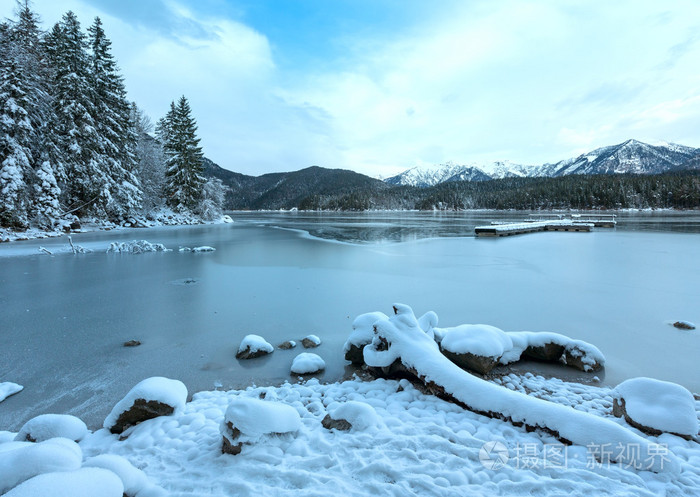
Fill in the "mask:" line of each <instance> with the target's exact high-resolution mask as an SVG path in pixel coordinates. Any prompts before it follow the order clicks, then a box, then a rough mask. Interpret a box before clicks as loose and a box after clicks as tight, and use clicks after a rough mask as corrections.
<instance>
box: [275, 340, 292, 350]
mask: <svg viewBox="0 0 700 497" xmlns="http://www.w3.org/2000/svg"><path fill="white" fill-rule="evenodd" d="M296 346H297V343H296V342H295V341H294V340H287V341H286V342H282V343H281V344H279V345H278V346H277V348H278V349H282V350H289V349H293V348H294V347H296Z"/></svg>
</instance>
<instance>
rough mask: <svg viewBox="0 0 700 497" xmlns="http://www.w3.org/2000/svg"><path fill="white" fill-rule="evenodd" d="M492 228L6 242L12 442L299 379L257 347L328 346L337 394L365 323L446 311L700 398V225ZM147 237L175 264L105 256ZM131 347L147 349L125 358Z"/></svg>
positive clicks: (365, 224) (0, 407) (287, 217)
mask: <svg viewBox="0 0 700 497" xmlns="http://www.w3.org/2000/svg"><path fill="white" fill-rule="evenodd" d="M496 217H498V216H496V215H494V214H493V213H476V214H452V215H441V214H435V215H433V214H431V213H370V214H362V215H357V214H355V215H353V214H348V215H338V214H333V215H322V214H315V215H302V214H298V215H295V214H277V213H275V214H264V213H250V214H241V215H237V216H236V220H237V222H236V223H234V224H228V225H215V226H211V225H209V226H195V227H178V228H153V229H147V230H120V231H113V232H100V233H85V234H76V235H74V236H73V240H74V242H75V243H76V244H80V245H82V246H84V247H86V248H89V249H92V250H93V252H92V253H88V254H78V255H72V254H67V253H62V251H64V250H65V249H66V248H67V247H68V242H67V240H66V239H65V238H58V239H51V240H35V241H28V242H17V243H12V244H3V245H1V246H0V306H1V307H2V313H0V330H2V334H1V335H0V381H11V382H15V383H19V384H20V385H23V386H24V387H25V388H24V390H23V391H22V392H20V393H19V394H16V395H14V396H12V397H9V398H7V399H6V400H5V401H3V402H2V403H0V427H1V428H2V429H4V430H17V429H19V427H20V426H21V425H22V424H23V423H24V421H26V420H27V419H29V418H31V417H33V416H36V415H38V414H42V413H48V412H54V413H66V414H73V415H76V416H78V417H80V418H81V419H83V420H85V421H86V423H87V424H88V425H89V426H91V427H93V428H95V427H97V426H99V425H101V423H102V420H103V419H104V418H105V416H106V415H107V413H108V412H109V411H110V410H111V408H112V406H113V405H114V403H115V402H116V401H117V400H119V399H120V398H121V397H123V396H124V394H126V392H127V391H128V390H129V389H130V388H131V387H132V386H133V385H135V384H136V383H138V382H139V381H140V380H142V379H144V378H147V377H150V376H165V377H169V378H177V379H179V380H181V381H183V382H184V383H185V384H186V385H187V388H188V390H189V391H190V392H196V391H200V390H211V389H213V388H214V387H215V386H218V387H221V388H223V389H228V388H236V387H242V386H245V385H248V384H251V383H257V384H276V383H281V382H283V381H284V380H288V379H289V380H292V379H294V376H290V374H289V371H290V366H291V363H292V360H293V359H294V357H295V356H296V355H298V354H299V353H300V352H302V351H303V349H301V348H300V347H301V346H300V345H297V348H295V349H291V350H278V349H276V350H275V351H274V353H272V354H270V355H269V356H266V357H262V358H258V359H253V360H249V361H237V360H236V359H235V354H236V351H237V349H238V346H239V344H240V341H241V340H242V339H243V337H244V336H246V335H248V334H256V335H260V336H262V337H263V338H265V339H266V340H267V341H268V342H270V343H271V344H272V345H275V346H277V345H278V344H279V343H281V342H283V341H285V340H295V341H297V342H299V341H300V339H301V338H303V337H305V336H307V335H309V334H315V335H317V336H319V337H320V338H321V339H322V344H321V346H319V347H318V348H316V349H314V350H313V351H314V353H316V354H318V355H319V356H321V357H322V358H323V359H324V360H325V362H326V370H325V372H324V373H322V374H319V375H317V376H318V377H319V378H320V379H321V380H322V381H334V380H337V379H339V378H340V377H341V376H342V375H343V374H344V373H345V372H346V370H349V368H348V367H346V364H347V363H346V362H345V361H343V359H342V356H343V353H342V346H343V343H344V341H345V339H346V338H347V336H348V335H349V334H350V332H351V323H352V321H353V319H354V318H355V317H356V316H357V315H359V314H362V313H365V312H370V311H375V310H378V311H383V312H385V313H389V312H390V311H391V304H393V303H394V302H404V303H407V304H410V305H411V306H412V307H413V309H414V310H415V311H416V313H417V314H419V315H420V314H423V313H425V312H427V311H430V310H434V311H435V312H437V314H438V316H439V317H440V323H439V325H440V326H456V325H460V324H465V323H472V324H476V323H483V324H490V325H493V326H497V327H498V328H501V329H503V330H506V331H552V332H557V333H562V334H565V335H568V336H570V337H572V338H577V339H582V340H586V341H588V342H591V343H593V344H595V345H596V346H597V347H598V348H599V349H600V350H601V351H602V352H603V354H605V356H606V359H607V362H606V370H605V376H604V377H603V375H602V374H600V373H597V375H598V376H599V377H601V379H602V380H603V382H604V383H607V384H610V385H616V384H617V383H619V382H620V381H622V380H624V379H627V378H630V377H635V376H650V377H654V378H658V379H662V380H667V381H673V382H677V383H680V384H681V385H684V386H685V387H687V388H688V389H690V390H691V391H694V392H698V391H700V379H699V377H698V375H697V365H696V363H695V360H696V358H697V357H699V356H700V354H699V353H700V339H699V338H698V332H697V331H684V330H677V329H675V328H673V327H672V326H670V324H671V323H672V322H674V321H677V320H687V321H691V322H698V321H700V315H699V314H698V313H699V312H700V308H699V307H698V305H697V302H700V286H699V285H698V281H700V259H699V258H698V257H697V247H698V246H700V233H699V232H698V231H699V230H697V229H696V228H697V225H698V223H697V217H693V216H692V215H691V216H688V217H685V218H683V217H676V216H672V217H671V219H670V220H668V222H664V221H663V220H661V221H659V219H658V218H654V217H653V216H646V217H645V216H637V217H629V218H627V219H626V218H624V217H623V218H622V219H621V222H620V225H619V227H618V228H617V229H616V230H603V229H599V230H596V231H595V232H593V233H538V234H532V235H523V236H520V237H513V238H507V239H490V240H483V239H476V238H474V237H473V236H471V235H472V233H473V226H474V225H476V224H484V221H485V220H488V219H491V218H496ZM501 217H503V215H501ZM505 217H513V216H510V215H506V216H505ZM659 226H661V227H662V228H659ZM668 226H672V227H673V228H672V229H671V230H668V231H660V230H659V231H657V229H666V227H668ZM679 226H680V229H678V228H679ZM276 227H283V228H290V229H277V228H276ZM682 231H691V232H692V233H684V232H682ZM307 233H311V235H314V236H310V235H308V234H307ZM323 238H326V239H323ZM134 239H139V240H140V239H147V240H148V241H150V242H152V243H162V244H164V245H165V246H166V247H168V248H170V249H174V250H173V251H172V252H165V253H162V252H159V253H146V254H113V253H110V254H107V253H105V252H106V250H107V248H108V247H109V245H110V243H111V242H123V241H130V240H134ZM338 241H342V242H343V243H337V242H338ZM40 246H43V247H45V248H47V249H48V250H50V251H52V252H54V253H55V256H54V257H50V256H48V255H46V254H45V253H40V252H39V247H40ZM181 246H184V247H197V246H212V247H214V248H216V251H215V252H207V253H192V252H179V251H178V250H177V249H178V248H179V247H181ZM130 339H137V340H140V341H141V342H142V345H141V346H139V347H134V348H125V347H123V346H122V344H123V342H125V341H127V340H130ZM524 367H529V366H527V365H525V366H524ZM536 367H537V368H538V370H540V371H541V370H543V369H546V372H547V373H549V374H553V375H555V376H562V375H564V374H566V375H568V376H566V377H567V378H569V377H571V376H572V375H573V376H574V379H582V378H583V379H588V380H590V379H591V378H592V377H593V376H595V375H593V374H590V375H586V374H584V373H580V374H579V373H572V372H571V371H570V370H567V369H566V368H560V367H556V366H550V367H546V368H545V366H542V365H536Z"/></svg>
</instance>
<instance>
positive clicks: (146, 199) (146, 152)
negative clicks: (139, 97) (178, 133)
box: [131, 103, 165, 213]
mask: <svg viewBox="0 0 700 497" xmlns="http://www.w3.org/2000/svg"><path fill="white" fill-rule="evenodd" d="M131 121H132V127H133V128H134V129H135V130H136V135H137V136H138V140H137V142H136V163H137V166H136V168H137V176H138V178H139V181H140V182H141V188H142V191H143V201H142V208H143V210H144V212H146V213H149V212H152V211H153V210H155V209H157V208H159V207H162V206H163V205H164V202H163V185H164V184H165V164H164V158H163V149H162V147H161V145H160V143H159V141H158V140H156V139H155V138H153V137H152V136H151V135H150V133H152V132H153V123H152V121H151V119H150V118H149V117H148V116H147V115H146V114H145V113H144V112H143V111H142V110H141V109H139V108H138V107H137V106H136V104H135V103H132V104H131Z"/></svg>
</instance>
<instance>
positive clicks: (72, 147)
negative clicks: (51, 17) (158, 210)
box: [45, 12, 111, 217]
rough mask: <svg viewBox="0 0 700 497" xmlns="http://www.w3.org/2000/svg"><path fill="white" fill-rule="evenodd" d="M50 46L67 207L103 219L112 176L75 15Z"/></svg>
mask: <svg viewBox="0 0 700 497" xmlns="http://www.w3.org/2000/svg"><path fill="white" fill-rule="evenodd" d="M45 46H46V51H47V55H48V57H49V60H50V62H51V66H52V67H53V69H54V74H53V76H54V77H53V81H52V83H53V85H52V86H53V90H54V95H55V98H54V100H53V109H52V110H53V113H54V115H55V133H52V135H53V140H52V141H53V142H54V143H55V144H56V148H57V149H58V154H57V155H58V156H59V157H60V160H61V166H60V167H59V170H60V174H59V177H60V178H61V180H62V182H63V184H62V185H60V186H61V187H62V190H63V198H64V203H65V204H66V205H67V209H68V212H76V213H77V214H79V215H87V214H92V215H96V216H99V217H104V215H105V207H106V205H107V203H108V202H109V200H110V198H111V194H110V192H109V188H108V184H109V177H108V175H107V174H106V171H105V169H104V168H103V165H102V162H103V158H104V156H103V154H102V153H101V152H102V140H101V138H100V136H99V133H98V127H97V123H96V121H95V116H96V115H97V113H96V110H95V108H94V102H95V96H94V90H93V88H92V86H91V80H90V65H89V59H88V54H87V43H86V40H85V35H84V34H83V33H82V31H81V30H80V23H79V22H78V18H77V17H76V16H75V14H74V13H73V12H68V13H66V14H64V16H63V18H62V19H61V22H59V23H58V24H56V25H55V26H54V28H53V29H52V30H51V32H50V33H49V34H48V35H47V37H46V39H45Z"/></svg>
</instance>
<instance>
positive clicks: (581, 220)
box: [528, 213, 617, 228]
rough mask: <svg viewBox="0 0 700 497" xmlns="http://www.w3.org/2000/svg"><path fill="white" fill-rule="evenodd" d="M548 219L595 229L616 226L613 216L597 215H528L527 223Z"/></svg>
mask: <svg viewBox="0 0 700 497" xmlns="http://www.w3.org/2000/svg"><path fill="white" fill-rule="evenodd" d="M550 219H558V220H562V221H564V220H570V221H572V222H573V223H574V224H592V225H593V226H594V227H596V228H614V227H615V226H616V225H617V221H616V220H615V214H599V213H586V214H579V213H567V214H530V219H529V220H528V221H533V222H534V221H548V220H550Z"/></svg>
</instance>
